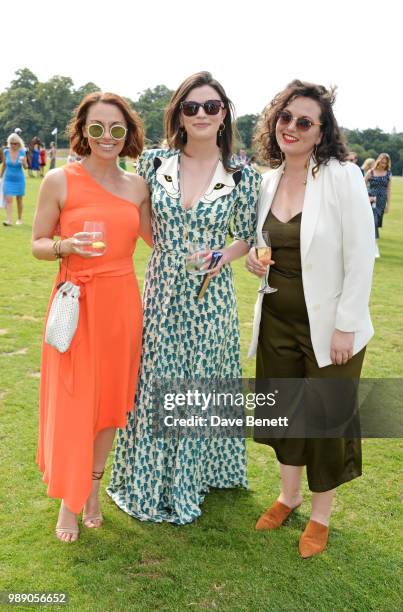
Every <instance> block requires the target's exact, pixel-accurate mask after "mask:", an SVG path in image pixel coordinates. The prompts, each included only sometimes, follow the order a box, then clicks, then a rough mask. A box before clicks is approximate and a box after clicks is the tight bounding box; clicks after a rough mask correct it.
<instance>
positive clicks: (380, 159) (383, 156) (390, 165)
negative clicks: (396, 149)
mask: <svg viewBox="0 0 403 612" xmlns="http://www.w3.org/2000/svg"><path fill="white" fill-rule="evenodd" d="M382 159H387V160H388V167H387V168H386V170H387V171H389V170H390V169H391V167H392V162H391V160H390V155H388V154H387V153H380V154H379V155H378V157H377V158H376V161H375V163H374V165H373V166H372V170H376V169H377V168H378V166H379V163H380V162H381V161H382Z"/></svg>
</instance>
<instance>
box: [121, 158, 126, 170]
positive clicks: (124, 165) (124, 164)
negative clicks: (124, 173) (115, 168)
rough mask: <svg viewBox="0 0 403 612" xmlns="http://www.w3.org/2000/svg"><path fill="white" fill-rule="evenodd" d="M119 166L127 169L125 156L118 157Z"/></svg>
mask: <svg viewBox="0 0 403 612" xmlns="http://www.w3.org/2000/svg"><path fill="white" fill-rule="evenodd" d="M119 168H122V170H127V163H126V157H119Z"/></svg>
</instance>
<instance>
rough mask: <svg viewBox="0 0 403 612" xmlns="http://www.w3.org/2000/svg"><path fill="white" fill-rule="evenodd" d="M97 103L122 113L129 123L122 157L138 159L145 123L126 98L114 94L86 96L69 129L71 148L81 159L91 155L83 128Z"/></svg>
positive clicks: (99, 92)
mask: <svg viewBox="0 0 403 612" xmlns="http://www.w3.org/2000/svg"><path fill="white" fill-rule="evenodd" d="M97 102H103V103H104V104H114V105H115V106H117V107H118V108H119V109H120V110H121V111H122V113H123V115H124V118H125V119H126V123H127V134H126V140H125V144H124V147H123V149H122V151H121V152H120V155H122V156H125V155H127V156H128V157H132V158H133V159H136V158H137V157H138V156H139V155H140V153H141V152H142V150H143V146H144V128H143V122H142V120H141V119H140V117H139V115H138V114H137V113H136V111H134V110H133V109H132V108H130V106H129V104H128V103H127V102H126V100H124V98H121V97H120V96H118V95H117V94H114V93H103V92H102V91H95V92H93V93H90V94H88V95H87V96H85V98H83V100H81V102H80V104H79V106H78V107H77V108H76V110H75V113H74V117H73V118H72V120H71V121H70V124H69V126H68V128H67V131H68V135H69V137H70V146H71V148H72V149H73V151H74V152H75V153H77V155H80V156H81V157H84V156H86V155H89V154H90V153H91V149H90V146H89V144H88V140H87V138H85V136H84V132H83V128H84V125H85V122H86V120H87V114H88V110H89V108H90V106H92V105H93V104H96V103H97Z"/></svg>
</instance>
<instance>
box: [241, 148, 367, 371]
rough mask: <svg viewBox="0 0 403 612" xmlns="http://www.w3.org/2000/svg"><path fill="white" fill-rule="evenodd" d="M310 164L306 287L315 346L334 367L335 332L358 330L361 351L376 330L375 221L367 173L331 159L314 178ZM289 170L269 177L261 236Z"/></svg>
mask: <svg viewBox="0 0 403 612" xmlns="http://www.w3.org/2000/svg"><path fill="white" fill-rule="evenodd" d="M312 166H313V163H312V162H311V163H310V167H309V172H308V178H307V184H306V189H305V197H304V206H303V210H302V220H301V265H302V283H303V288H304V296H305V302H306V307H307V310H308V317H309V324H310V329H311V340H312V346H313V350H314V353H315V357H316V360H317V362H318V365H319V367H320V368H323V367H324V366H327V365H329V364H330V363H331V360H330V343H331V339H332V335H333V332H334V330H335V329H339V330H341V331H345V332H354V334H355V336H354V351H353V354H354V355H355V354H356V353H358V352H359V351H360V350H361V349H362V348H363V347H364V346H365V345H366V344H367V343H368V341H369V340H370V339H371V337H372V336H373V334H374V328H373V326H372V323H371V318H370V315H369V308H368V303H369V297H370V292H371V283H372V272H373V267H374V256H375V231H374V218H373V214H372V210H371V207H370V204H369V201H368V193H367V190H366V187H365V183H364V179H363V177H362V174H361V171H360V169H359V168H358V166H356V165H355V164H352V163H351V162H345V163H340V162H339V161H338V160H336V159H331V160H330V162H329V163H328V164H327V165H321V166H320V168H319V171H318V172H317V174H316V175H315V178H313V176H312ZM282 172H283V166H280V167H279V168H277V169H275V170H269V172H266V173H265V174H264V175H263V181H262V186H261V191H260V196H259V202H258V212H257V237H258V239H259V238H260V239H261V238H262V235H261V233H262V228H263V224H264V222H265V219H266V217H267V214H268V212H269V210H270V207H271V204H272V202H273V199H274V195H275V193H276V189H277V186H278V184H279V181H280V178H281V174H282ZM262 300H263V295H262V294H258V299H257V302H256V305H255V316H254V321H253V336H252V342H251V344H250V347H249V354H248V356H249V357H253V355H254V354H255V353H256V349H257V344H258V338H259V327H260V317H261V310H262Z"/></svg>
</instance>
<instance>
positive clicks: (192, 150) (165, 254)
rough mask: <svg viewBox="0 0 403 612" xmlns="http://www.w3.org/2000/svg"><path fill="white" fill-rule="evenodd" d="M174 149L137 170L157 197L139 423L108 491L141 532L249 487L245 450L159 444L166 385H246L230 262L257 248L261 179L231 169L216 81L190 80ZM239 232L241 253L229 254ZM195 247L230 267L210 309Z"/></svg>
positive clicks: (221, 270)
mask: <svg viewBox="0 0 403 612" xmlns="http://www.w3.org/2000/svg"><path fill="white" fill-rule="evenodd" d="M165 132H166V140H167V142H168V145H169V148H168V149H154V150H150V151H146V152H145V153H144V154H143V156H142V158H140V160H139V162H138V165H137V172H138V173H139V174H140V175H141V176H142V177H144V178H145V180H146V182H147V183H148V185H149V188H150V192H151V201H152V211H153V221H152V222H153V240H154V248H153V252H152V255H151V258H150V261H149V263H148V268H147V272H146V278H145V290H144V304H143V306H144V330H143V355H142V362H141V368H140V380H139V385H138V389H137V398H136V401H135V406H136V411H135V412H136V414H135V417H133V418H132V419H130V421H129V423H128V425H127V427H126V429H125V430H122V431H121V432H120V435H119V439H118V446H117V449H116V456H115V463H114V466H113V471H112V481H111V484H110V487H109V489H108V492H109V494H110V495H111V497H112V499H113V500H114V501H115V502H116V504H117V505H118V506H119V507H120V508H121V509H122V510H124V511H125V512H127V513H128V514H130V515H131V516H134V517H136V518H138V519H140V520H149V521H156V522H159V521H168V522H171V523H176V524H185V523H189V522H191V521H193V520H194V519H196V518H197V517H198V516H199V515H200V514H201V509H200V505H201V503H202V502H203V499H204V497H205V494H206V493H207V492H208V490H209V488H210V487H217V488H231V487H246V485H247V479H246V461H245V443H244V440H243V439H239V438H235V437H234V438H222V437H219V436H211V437H210V438H209V439H207V438H197V437H196V438H191V437H190V436H187V435H186V433H184V434H183V435H181V432H179V431H178V435H177V436H172V437H169V438H163V437H158V436H156V435H153V428H152V417H153V414H154V415H155V414H156V412H157V411H158V410H159V408H160V407H159V406H156V405H155V404H154V403H153V387H154V384H155V382H156V381H157V380H158V379H162V378H164V379H182V378H190V379H211V378H213V377H218V378H229V379H232V378H238V377H240V375H241V367H240V346H239V323H238V314H237V303H236V297H235V291H234V284H233V276H232V270H231V265H230V262H231V261H233V260H235V259H237V258H239V257H241V256H242V255H245V254H246V253H247V252H248V250H249V247H250V245H251V244H252V242H253V240H254V235H255V221H256V204H257V198H258V189H259V185H260V175H259V174H258V173H257V172H256V171H255V170H253V169H252V168H250V167H248V166H244V167H243V168H242V169H240V168H237V167H236V166H234V165H233V164H232V159H231V145H232V104H231V102H230V100H229V99H228V97H227V95H226V93H225V91H224V89H223V87H222V86H221V84H220V83H218V82H217V81H216V80H215V79H213V78H212V76H211V75H210V74H209V73H208V72H200V73H197V74H194V75H192V76H190V77H189V78H188V79H186V80H185V81H184V82H183V83H182V85H180V87H179V88H178V89H177V91H176V92H175V93H174V95H173V97H172V99H171V102H170V104H169V107H168V109H167V111H166V116H165ZM231 223H232V230H231V231H232V234H233V236H234V241H233V243H232V244H231V245H228V246H227V245H226V238H227V236H228V234H229V231H230V224H231ZM190 243H204V245H205V248H206V252H205V262H206V265H207V264H208V263H209V262H210V261H211V255H212V251H213V250H215V251H217V250H219V251H220V252H221V253H222V259H221V261H220V263H219V265H218V266H217V268H216V269H215V270H214V272H212V273H211V280H210V284H209V286H208V288H207V291H206V293H205V295H204V297H203V298H202V299H197V294H198V291H199V288H200V283H201V279H200V276H194V275H192V274H191V273H189V272H188V271H187V269H186V258H187V255H188V251H189V244H190Z"/></svg>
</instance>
